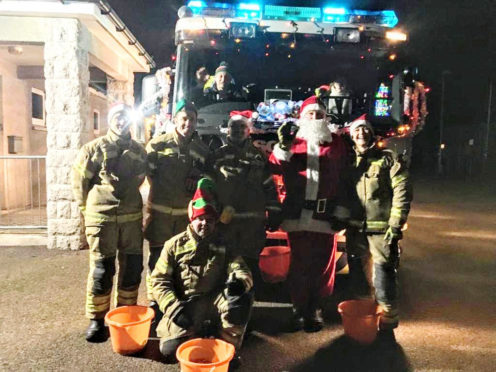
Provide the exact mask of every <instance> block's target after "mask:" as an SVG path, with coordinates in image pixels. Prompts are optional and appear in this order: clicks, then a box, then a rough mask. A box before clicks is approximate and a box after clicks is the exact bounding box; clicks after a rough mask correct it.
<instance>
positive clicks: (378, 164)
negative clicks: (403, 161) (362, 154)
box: [370, 158, 384, 167]
mask: <svg viewBox="0 0 496 372" xmlns="http://www.w3.org/2000/svg"><path fill="white" fill-rule="evenodd" d="M382 163H384V158H380V159H379V160H374V161H372V162H370V165H377V166H378V167H380V166H382Z"/></svg>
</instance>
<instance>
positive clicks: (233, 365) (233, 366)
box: [228, 354, 243, 372]
mask: <svg viewBox="0 0 496 372" xmlns="http://www.w3.org/2000/svg"><path fill="white" fill-rule="evenodd" d="M241 364H243V361H242V360H241V357H240V356H239V355H238V354H234V357H233V358H232V359H231V361H230V362H229V369H228V372H232V371H235V370H237V369H238V368H239V367H241Z"/></svg>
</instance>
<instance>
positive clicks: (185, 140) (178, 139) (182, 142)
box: [172, 128, 198, 147]
mask: <svg viewBox="0 0 496 372" xmlns="http://www.w3.org/2000/svg"><path fill="white" fill-rule="evenodd" d="M172 135H173V136H174V141H175V142H176V143H177V145H178V146H179V147H185V146H187V145H189V144H190V143H191V141H192V140H193V138H194V137H195V136H198V133H196V132H193V134H192V135H191V136H190V137H189V138H186V137H184V136H182V135H180V134H179V133H178V132H177V129H175V128H174V132H172Z"/></svg>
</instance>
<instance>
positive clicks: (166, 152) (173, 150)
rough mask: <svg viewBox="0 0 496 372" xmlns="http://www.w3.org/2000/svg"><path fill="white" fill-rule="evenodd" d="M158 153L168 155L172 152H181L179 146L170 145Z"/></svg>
mask: <svg viewBox="0 0 496 372" xmlns="http://www.w3.org/2000/svg"><path fill="white" fill-rule="evenodd" d="M157 154H160V155H164V156H168V155H172V154H179V148H178V147H169V148H166V149H163V150H162V151H157Z"/></svg>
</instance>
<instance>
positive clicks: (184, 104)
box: [174, 98, 198, 116]
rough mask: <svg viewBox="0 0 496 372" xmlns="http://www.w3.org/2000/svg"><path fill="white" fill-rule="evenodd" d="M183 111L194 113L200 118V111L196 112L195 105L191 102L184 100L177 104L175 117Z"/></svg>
mask: <svg viewBox="0 0 496 372" xmlns="http://www.w3.org/2000/svg"><path fill="white" fill-rule="evenodd" d="M182 110H184V111H191V112H194V113H195V115H196V116H198V111H196V107H195V105H193V104H192V103H191V102H188V101H186V100H185V99H184V98H183V99H180V100H179V101H177V102H176V108H175V110H174V116H176V115H177V113H178V112H179V111H182Z"/></svg>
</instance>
